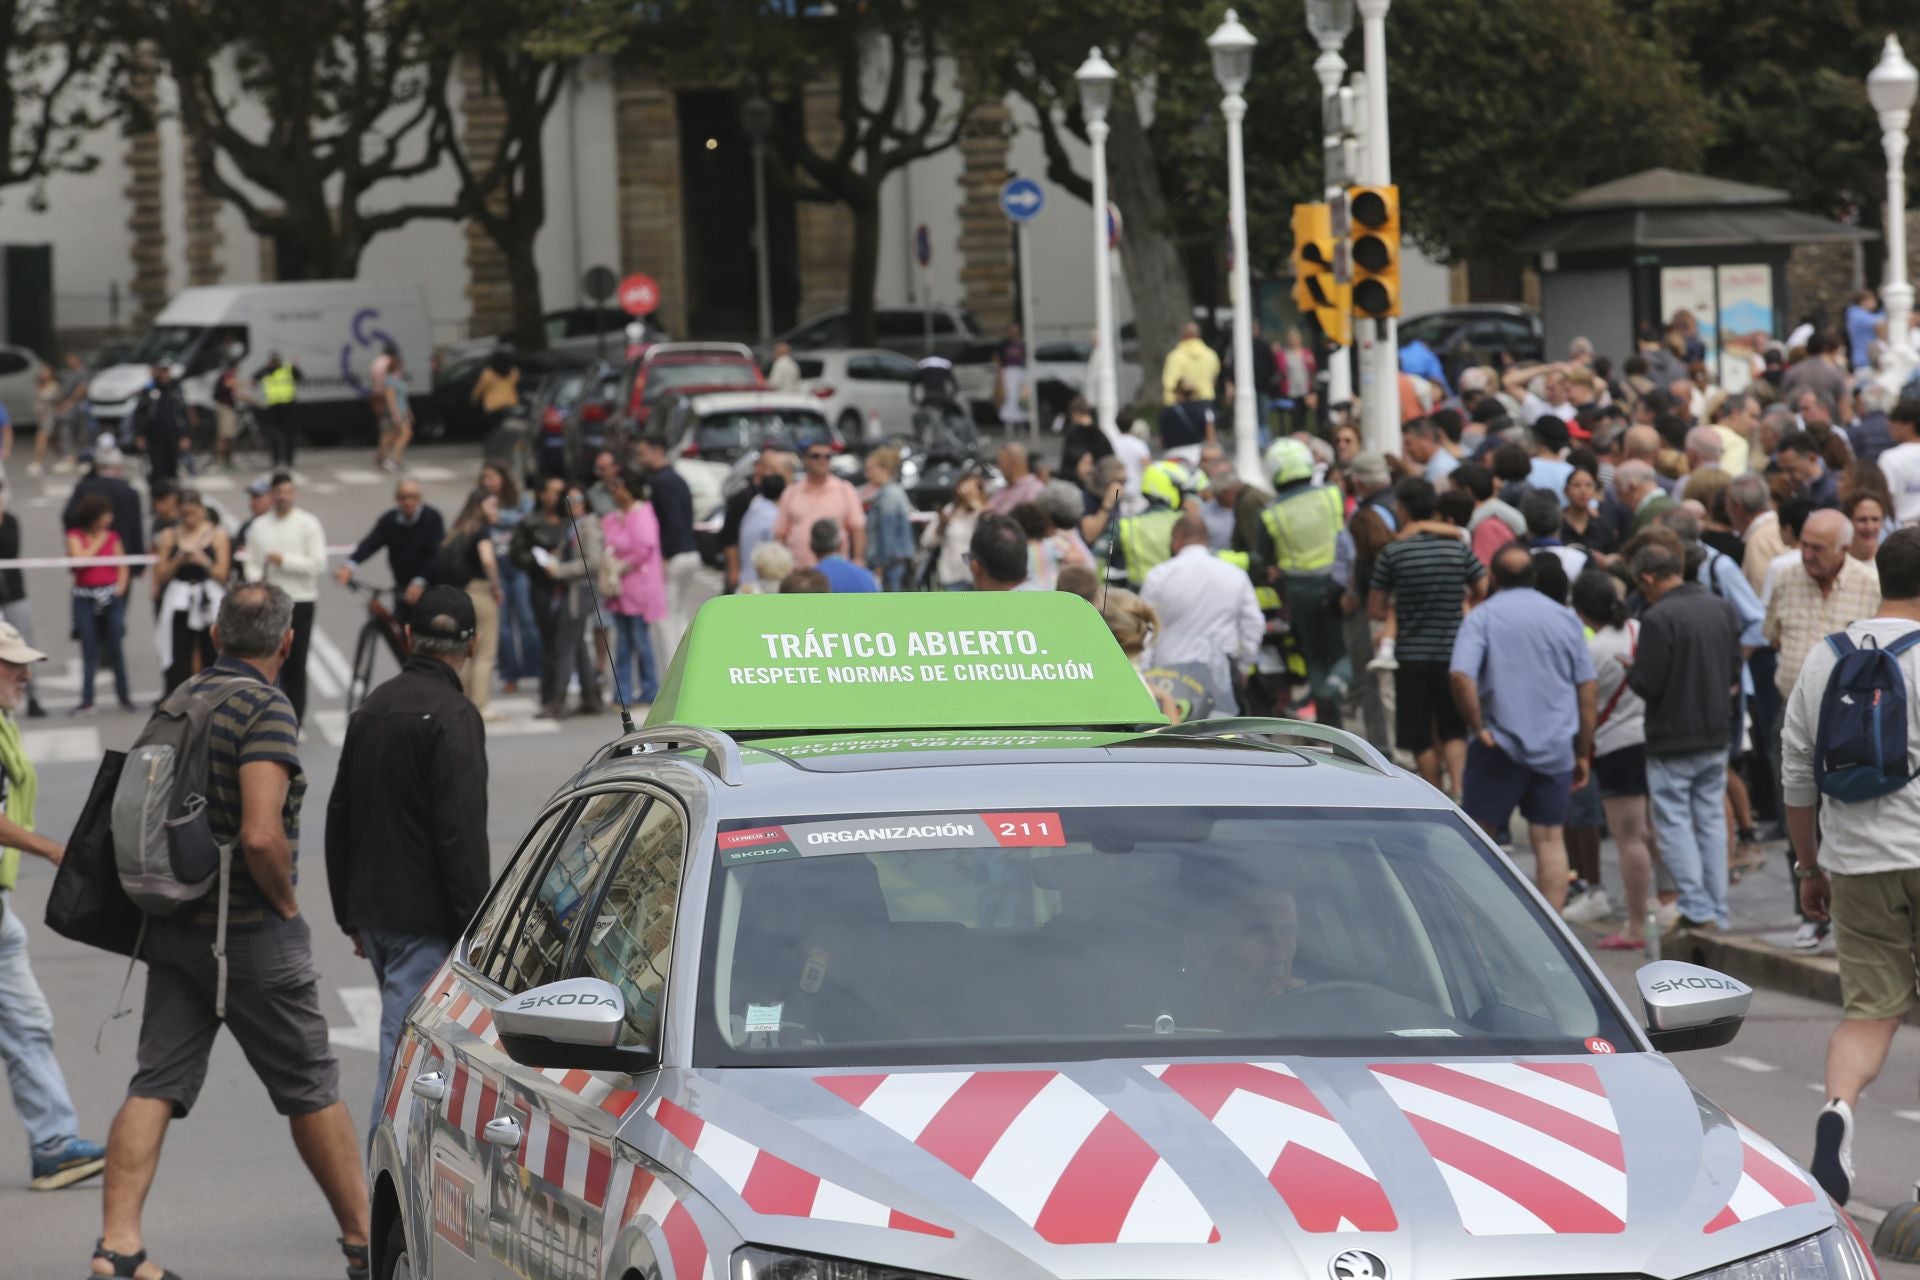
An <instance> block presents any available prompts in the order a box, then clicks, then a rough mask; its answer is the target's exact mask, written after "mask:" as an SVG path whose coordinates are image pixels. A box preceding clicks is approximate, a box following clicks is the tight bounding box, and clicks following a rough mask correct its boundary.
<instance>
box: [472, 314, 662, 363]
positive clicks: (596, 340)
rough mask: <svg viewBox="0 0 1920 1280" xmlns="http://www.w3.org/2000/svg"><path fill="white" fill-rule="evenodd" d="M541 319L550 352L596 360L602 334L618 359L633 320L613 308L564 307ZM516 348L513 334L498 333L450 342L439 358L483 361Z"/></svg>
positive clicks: (608, 349)
mask: <svg viewBox="0 0 1920 1280" xmlns="http://www.w3.org/2000/svg"><path fill="white" fill-rule="evenodd" d="M541 319H542V321H543V322H544V325H545V328H546V331H547V350H549V351H564V352H566V353H568V354H569V355H573V356H578V357H582V358H585V359H589V360H591V359H595V358H597V357H598V356H599V355H600V351H601V339H600V337H599V335H600V334H605V335H606V341H605V350H606V355H607V358H609V359H612V360H618V359H620V356H621V353H622V352H623V351H624V350H625V349H626V344H627V338H626V328H627V324H628V322H629V321H631V320H632V319H633V317H632V316H630V315H628V314H627V313H626V312H624V311H620V310H616V309H614V308H611V307H562V308H560V309H559V310H557V311H549V312H547V313H546V314H545V315H544V316H542V317H541ZM513 345H514V342H513V335H512V334H511V333H497V334H493V335H491V336H489V337H484V338H468V339H466V340H465V341H463V342H454V343H449V344H448V345H447V346H445V347H443V348H442V349H441V352H440V356H441V359H443V360H449V361H453V360H465V359H467V358H469V357H471V356H480V357H481V358H483V359H484V358H485V357H486V356H487V355H488V354H489V353H491V352H492V351H493V350H494V349H495V348H497V347H510V346H513Z"/></svg>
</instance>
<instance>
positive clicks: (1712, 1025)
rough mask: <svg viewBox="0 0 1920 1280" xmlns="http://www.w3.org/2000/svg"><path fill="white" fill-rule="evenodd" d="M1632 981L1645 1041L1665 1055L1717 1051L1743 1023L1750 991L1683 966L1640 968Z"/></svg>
mask: <svg viewBox="0 0 1920 1280" xmlns="http://www.w3.org/2000/svg"><path fill="white" fill-rule="evenodd" d="M1634 980H1635V981H1636V982H1638V983H1639V984H1640V1003H1641V1006H1642V1007H1643V1008H1644V1009H1645V1010H1646V1014H1647V1039H1648V1040H1650V1041H1652V1042H1653V1047H1654V1048H1656V1049H1658V1050H1660V1051H1661V1052H1663V1053H1680V1052H1683V1051H1685V1050H1688V1049H1717V1048H1719V1047H1720V1046H1721V1045H1723V1044H1726V1043H1727V1042H1728V1041H1730V1040H1732V1039H1733V1037H1734V1036H1735V1035H1737V1034H1738V1033H1739V1031H1740V1024H1741V1023H1743V1022H1745V1021H1746V1020H1747V1006H1748V1005H1749V1004H1751V1003H1752V1002H1753V988H1752V987H1749V986H1748V985H1747V984H1746V983H1744V982H1741V981H1739V980H1738V979H1735V978H1729V977H1728V976H1727V975H1726V974H1724V973H1716V972H1714V971H1713V970H1712V969H1708V968H1704V967H1702V966H1700V965H1697V964H1687V963H1686V962H1684V961H1681V960H1655V961H1654V962H1653V963H1652V964H1648V965H1642V966H1641V967H1640V970H1639V972H1638V973H1636V974H1635V975H1634Z"/></svg>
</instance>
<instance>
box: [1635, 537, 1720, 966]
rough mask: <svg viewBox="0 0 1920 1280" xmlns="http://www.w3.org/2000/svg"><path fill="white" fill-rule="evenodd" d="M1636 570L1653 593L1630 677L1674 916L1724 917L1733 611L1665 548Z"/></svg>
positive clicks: (1703, 921)
mask: <svg viewBox="0 0 1920 1280" xmlns="http://www.w3.org/2000/svg"><path fill="white" fill-rule="evenodd" d="M1633 579H1634V582H1635V583H1636V584H1637V585H1638V586H1639V588H1640V590H1641V592H1642V593H1643V594H1644V595H1645V596H1646V598H1647V599H1648V600H1649V601H1651V602H1652V605H1653V607H1652V608H1650V609H1648V610H1647V612H1646V616H1645V617H1643V618H1642V619H1641V620H1640V644H1639V649H1638V651H1637V653H1636V654H1635V656H1634V659H1633V666H1632V668H1631V669H1630V670H1629V671H1628V673H1627V683H1628V685H1629V686H1630V687H1631V688H1632V689H1633V691H1634V692H1635V693H1637V694H1639V695H1640V696H1641V698H1643V699H1644V700H1645V701H1646V704H1647V793H1648V797H1649V799H1650V801H1651V804H1652V809H1653V828H1654V831H1655V833H1656V834H1657V835H1658V836H1659V840H1660V860H1661V861H1662V862H1664V863H1666V865H1667V870H1668V871H1670V872H1672V873H1673V878H1674V882H1675V883H1676V884H1677V885H1678V886H1679V889H1680V923H1681V924H1682V925H1683V926H1685V927H1691V928H1699V927H1703V926H1704V927H1707V928H1712V927H1714V926H1715V925H1718V926H1721V927H1724V926H1725V925H1726V924H1727V923H1728V920H1727V817H1726V797H1727V736H1728V734H1729V732H1730V730H1731V720H1730V717H1731V715H1732V706H1733V702H1732V694H1733V689H1734V688H1735V686H1737V685H1738V684H1739V683H1740V664H1741V661H1742V656H1741V653H1740V615H1739V614H1738V613H1737V612H1735V610H1734V607H1733V606H1732V605H1730V604H1728V603H1727V602H1726V601H1725V600H1722V599H1720V598H1719V597H1718V596H1716V595H1714V594H1713V593H1712V592H1711V591H1709V590H1707V588H1705V587H1703V586H1701V585H1700V584H1699V583H1697V582H1690V581H1688V580H1687V569H1686V561H1685V560H1684V559H1683V558H1682V557H1681V555H1680V554H1679V553H1678V552H1676V551H1674V550H1673V549H1672V548H1670V547H1664V546H1660V545H1657V544H1656V545H1653V546H1648V547H1644V548H1642V549H1641V550H1640V552H1639V554H1637V555H1635V556H1634V557H1633Z"/></svg>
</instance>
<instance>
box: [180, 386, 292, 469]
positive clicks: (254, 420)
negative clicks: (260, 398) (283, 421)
mask: <svg viewBox="0 0 1920 1280" xmlns="http://www.w3.org/2000/svg"><path fill="white" fill-rule="evenodd" d="M233 411H234V414H235V415H236V417H237V419H238V423H237V427H238V429H237V430H236V431H235V433H234V437H233V441H232V443H231V446H230V447H229V448H228V450H227V469H228V470H230V471H239V472H242V473H245V474H247V475H253V474H255V473H257V472H260V471H263V470H265V469H266V466H267V460H268V458H269V457H271V456H272V455H271V451H270V450H269V449H268V448H267V437H266V434H265V433H264V432H262V431H261V430H260V418H259V415H258V414H257V413H255V412H254V406H253V405H252V404H251V403H250V402H248V401H245V400H241V401H238V402H236V403H235V404H234V406H233ZM194 416H195V418H196V422H195V429H194V432H193V451H192V453H191V454H189V455H188V456H187V458H186V459H185V462H186V464H187V466H186V470H187V472H188V474H190V475H196V476H204V475H212V474H213V473H215V472H217V471H219V470H220V451H219V441H218V439H217V432H218V429H219V428H218V426H217V425H216V423H217V415H216V414H215V413H214V412H213V411H212V410H211V409H207V408H202V409H197V410H196V412H195V415H194Z"/></svg>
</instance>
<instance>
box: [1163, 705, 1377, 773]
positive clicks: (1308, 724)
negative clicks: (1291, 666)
mask: <svg viewBox="0 0 1920 1280" xmlns="http://www.w3.org/2000/svg"><path fill="white" fill-rule="evenodd" d="M1153 736H1154V737H1156V738H1260V739H1262V740H1264V741H1268V742H1285V741H1288V740H1292V741H1293V742H1296V743H1300V744H1303V745H1306V746H1310V747H1317V748H1321V749H1324V750H1327V751H1331V752H1332V753H1333V754H1335V755H1337V756H1340V757H1342V758H1344V759H1347V760H1351V761H1352V762H1353V763H1355V764H1360V765H1365V766H1366V767H1367V768H1369V769H1372V770H1373V771H1374V772H1376V773H1383V774H1391V773H1392V772H1393V762H1392V761H1391V760H1389V759H1387V757H1386V756H1385V755H1384V754H1382V753H1381V751H1380V749H1379V748H1378V747H1376V746H1374V745H1373V744H1372V743H1371V742H1368V741H1367V740H1366V739H1365V738H1362V737H1360V736H1359V735H1358V734H1352V733H1348V732H1347V731H1346V730H1344V729H1335V728H1333V727H1331V726H1330V725H1324V724H1315V723H1313V722H1312V721H1311V720H1283V719H1278V718H1268V717H1265V716H1226V717H1223V718H1221V719H1218V720H1195V721H1193V722H1191V723H1189V724H1173V725H1168V726H1166V727H1165V728H1163V729H1156V730H1154V731H1153Z"/></svg>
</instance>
